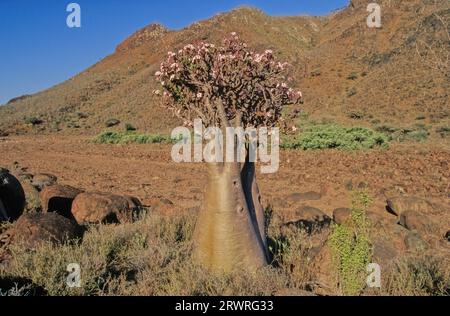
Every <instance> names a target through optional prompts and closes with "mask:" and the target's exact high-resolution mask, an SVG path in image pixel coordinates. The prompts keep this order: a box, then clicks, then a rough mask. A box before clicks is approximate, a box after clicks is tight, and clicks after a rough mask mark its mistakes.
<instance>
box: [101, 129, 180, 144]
mask: <svg viewBox="0 0 450 316" xmlns="http://www.w3.org/2000/svg"><path fill="white" fill-rule="evenodd" d="M174 141H177V139H171V138H170V137H169V136H164V135H153V134H138V133H134V132H113V131H107V132H103V133H101V134H100V135H98V136H96V137H95V138H94V139H93V142H94V143H97V144H159V143H171V142H174Z"/></svg>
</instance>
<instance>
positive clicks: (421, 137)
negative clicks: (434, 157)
mask: <svg viewBox="0 0 450 316" xmlns="http://www.w3.org/2000/svg"><path fill="white" fill-rule="evenodd" d="M375 130H376V131H377V132H380V133H384V134H386V135H388V136H389V138H390V140H394V141H397V142H411V141H412V142H424V141H426V140H427V139H428V136H429V135H430V133H429V132H428V127H427V126H426V125H425V124H415V125H414V126H412V127H409V128H397V127H392V126H389V125H379V126H377V127H376V128H375Z"/></svg>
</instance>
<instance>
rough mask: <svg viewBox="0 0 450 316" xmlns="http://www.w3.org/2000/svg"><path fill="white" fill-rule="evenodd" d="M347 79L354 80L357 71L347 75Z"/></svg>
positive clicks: (356, 76) (356, 77)
mask: <svg viewBox="0 0 450 316" xmlns="http://www.w3.org/2000/svg"><path fill="white" fill-rule="evenodd" d="M347 79H348V80H356V79H358V73H357V72H352V73H351V74H350V75H348V77H347Z"/></svg>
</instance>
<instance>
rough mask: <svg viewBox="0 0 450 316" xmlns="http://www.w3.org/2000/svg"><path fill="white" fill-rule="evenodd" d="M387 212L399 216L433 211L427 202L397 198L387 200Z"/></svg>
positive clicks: (411, 198) (418, 199)
mask: <svg viewBox="0 0 450 316" xmlns="http://www.w3.org/2000/svg"><path fill="white" fill-rule="evenodd" d="M386 209H387V210H388V212H390V213H392V214H394V215H397V216H400V215H401V214H402V213H403V212H406V211H415V212H428V211H433V206H432V204H431V203H430V202H428V201H427V200H424V199H421V198H417V197H397V198H393V199H389V200H387V207H386Z"/></svg>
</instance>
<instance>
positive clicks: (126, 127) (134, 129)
mask: <svg viewBox="0 0 450 316" xmlns="http://www.w3.org/2000/svg"><path fill="white" fill-rule="evenodd" d="M136 130H137V128H136V127H134V126H133V125H132V124H130V123H127V124H125V131H127V132H134V131H136Z"/></svg>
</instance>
